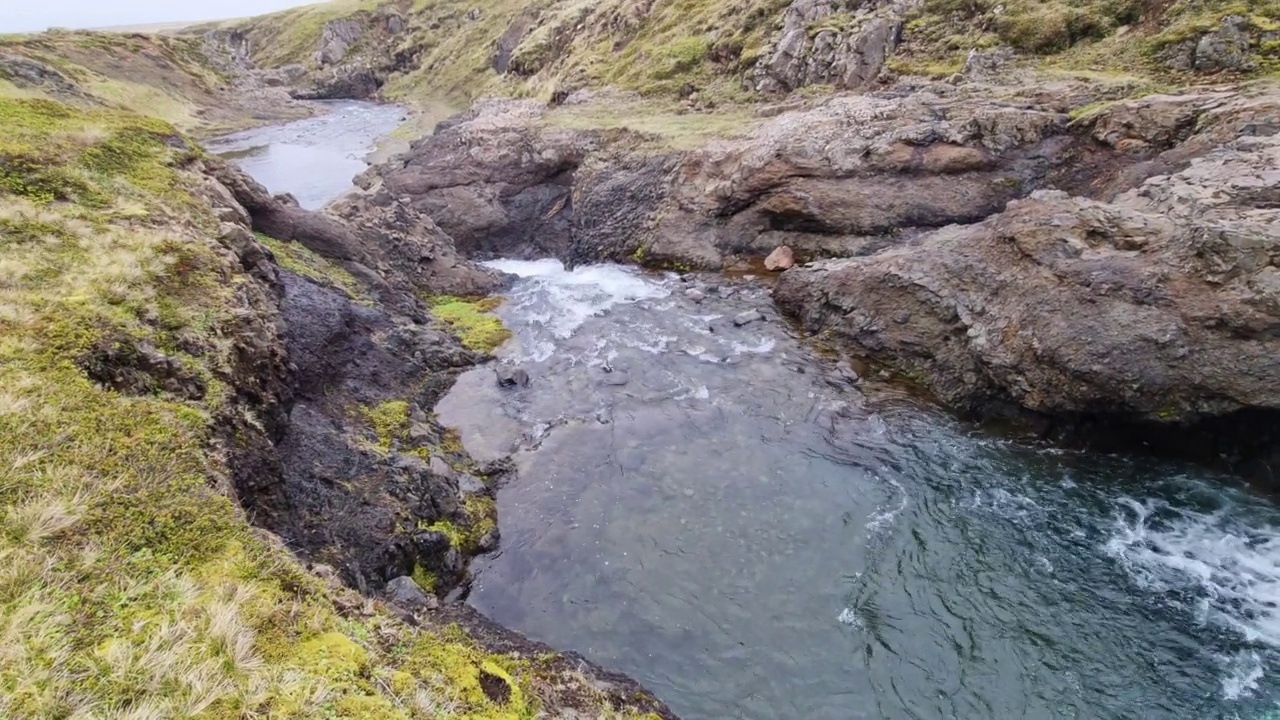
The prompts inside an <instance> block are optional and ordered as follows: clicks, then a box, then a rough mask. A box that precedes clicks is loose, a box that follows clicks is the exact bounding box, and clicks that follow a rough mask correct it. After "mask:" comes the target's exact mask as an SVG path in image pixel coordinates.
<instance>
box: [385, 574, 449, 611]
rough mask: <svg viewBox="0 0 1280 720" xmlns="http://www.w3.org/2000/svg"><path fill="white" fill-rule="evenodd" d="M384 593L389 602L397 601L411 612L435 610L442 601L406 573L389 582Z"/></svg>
mask: <svg viewBox="0 0 1280 720" xmlns="http://www.w3.org/2000/svg"><path fill="white" fill-rule="evenodd" d="M383 594H384V595H385V596H386V598H387V601H388V602H392V603H395V604H396V605H399V606H400V607H402V608H404V609H406V610H409V611H411V612H417V611H419V610H435V609H436V608H438V607H440V601H439V600H438V599H437V598H436V597H435V596H433V595H428V594H427V593H425V592H423V590H422V588H421V587H420V586H419V585H418V583H417V582H416V581H415V580H414V579H413V578H411V577H408V576H405V575H401V576H400V577H398V578H395V579H394V580H391V581H390V582H388V583H387V587H386V589H385V590H383Z"/></svg>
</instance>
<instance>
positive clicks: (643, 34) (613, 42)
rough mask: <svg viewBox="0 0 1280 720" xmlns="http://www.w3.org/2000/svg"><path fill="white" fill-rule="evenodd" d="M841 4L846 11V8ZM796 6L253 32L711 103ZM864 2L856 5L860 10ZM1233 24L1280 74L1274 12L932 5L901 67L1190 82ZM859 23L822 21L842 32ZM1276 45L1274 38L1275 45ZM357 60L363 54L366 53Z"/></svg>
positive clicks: (276, 20)
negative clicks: (1174, 61) (1022, 62)
mask: <svg viewBox="0 0 1280 720" xmlns="http://www.w3.org/2000/svg"><path fill="white" fill-rule="evenodd" d="M839 4H840V3H837V5H839ZM789 5H790V2H789V0H721V1H717V0H643V1H641V2H636V1H635V0H592V1H590V2H588V1H586V0H494V2H491V3H485V4H483V5H478V4H476V3H473V2H467V1H465V0H337V1H336V2H333V3H328V4H325V5H318V6H313V7H309V8H301V9H297V10H290V11H286V12H283V13H277V14H275V15H269V16H265V17H262V18H256V19H254V20H251V21H247V22H246V23H245V24H243V25H242V27H244V28H246V29H248V30H249V31H250V35H251V37H252V39H253V45H254V48H255V54H256V58H257V60H258V61H259V62H261V63H263V64H265V65H266V66H276V65H283V64H288V63H304V64H305V63H307V62H309V60H310V55H311V54H312V53H314V51H315V49H316V46H317V43H318V41H319V39H320V36H321V33H322V30H323V27H324V23H325V22H327V21H329V20H333V19H338V18H354V19H357V20H358V21H359V20H361V19H362V18H365V19H367V18H368V17H369V16H370V14H371V13H373V12H374V11H377V12H380V13H395V14H397V15H399V16H400V17H402V18H403V19H404V21H405V23H406V25H407V30H406V31H405V32H404V33H401V34H399V35H398V36H397V37H396V39H395V45H394V47H391V48H388V49H387V50H389V52H390V53H391V54H393V55H394V56H395V58H396V62H395V65H396V68H397V72H395V73H394V74H393V75H392V77H391V79H390V82H389V83H388V85H387V86H386V89H385V91H386V93H387V94H388V95H389V96H390V97H393V98H398V99H408V100H413V99H421V98H437V99H440V98H444V99H450V100H453V101H455V102H457V101H465V100H468V99H471V98H473V97H475V96H477V95H482V94H509V95H520V96H533V97H540V98H548V97H550V96H551V95H552V93H553V92H555V91H556V90H557V89H561V88H577V87H598V86H604V85H610V86H614V87H618V88H621V89H625V90H634V91H638V92H641V93H644V94H646V95H667V96H674V95H681V94H687V93H688V92H690V91H693V90H696V91H697V92H699V94H700V96H701V97H702V98H706V99H711V100H713V101H729V102H732V101H741V100H750V99H753V96H752V93H750V92H749V91H748V90H747V89H745V87H744V79H745V78H747V77H748V75H749V73H750V71H751V69H752V68H753V67H754V66H755V64H756V62H757V60H758V59H759V58H760V56H761V53H763V52H765V51H766V50H767V49H768V48H769V46H770V43H771V42H773V41H774V40H775V39H776V35H775V34H776V32H777V30H778V29H779V28H780V26H781V21H782V17H783V13H784V11H785V9H786V8H787V7H788V6H789ZM856 6H857V4H853V3H851V4H849V9H850V11H852V10H853V9H854V8H855V7H856ZM1231 15H1238V16H1242V17H1244V18H1246V19H1247V22H1248V23H1249V26H1250V28H1251V29H1252V30H1253V31H1256V32H1255V33H1254V35H1253V39H1252V40H1251V46H1250V48H1249V49H1248V53H1249V54H1250V55H1251V56H1252V58H1253V62H1251V63H1250V64H1249V67H1248V68H1247V69H1245V70H1244V71H1243V72H1244V74H1250V75H1257V74H1267V73H1272V72H1275V71H1276V70H1277V69H1280V35H1275V33H1274V32H1273V31H1276V30H1280V4H1277V2H1276V1H1275V0H1207V1H1202V0H1196V1H1194V2H1192V1H1191V0H1178V1H1177V2H1169V1H1168V0H1086V1H1085V2H1069V1H1068V0H1013V1H1012V2H996V1H995V0H924V1H923V2H922V3H920V4H919V5H918V6H917V7H916V9H915V10H912V11H910V12H909V14H908V17H907V18H906V19H907V23H906V26H905V28H904V33H903V46H902V48H901V49H900V53H899V56H898V57H897V58H896V60H895V61H894V63H893V65H892V67H893V68H894V69H896V70H898V71H900V72H910V73H924V74H932V75H939V76H941V75H946V74H950V73H952V72H955V71H957V70H959V69H960V68H961V67H962V66H963V63H964V59H965V57H966V55H967V54H968V52H969V51H970V50H972V49H975V48H976V49H988V48H994V47H1000V46H1005V47H1011V48H1013V49H1015V50H1017V51H1018V52H1019V53H1020V54H1021V55H1022V56H1023V57H1025V58H1029V59H1030V60H1031V61H1032V64H1034V65H1037V66H1040V65H1047V66H1051V67H1068V68H1075V69H1088V70H1093V71H1101V72H1124V73H1130V74H1139V75H1146V76H1150V77H1154V78H1163V79H1167V80H1170V81H1173V82H1177V81H1182V80H1187V79H1189V76H1188V75H1187V74H1186V73H1180V72H1179V71H1178V70H1177V69H1176V68H1172V67H1171V66H1170V62H1169V58H1168V57H1166V55H1165V51H1167V50H1168V49H1169V48H1170V47H1173V46H1175V45H1177V44H1178V43H1182V42H1186V41H1187V40H1188V39H1190V40H1194V39H1195V38H1198V37H1199V36H1200V35H1201V34H1203V33H1206V32H1210V31H1212V30H1215V29H1216V28H1218V27H1219V24H1220V22H1221V21H1222V19H1223V18H1225V17H1227V16H1231ZM852 17H853V14H852V12H843V13H837V14H835V15H832V16H829V17H827V18H825V19H823V20H820V21H818V22H816V23H814V27H813V28H812V29H811V33H815V34H816V33H817V32H820V31H822V30H827V29H837V30H838V29H841V28H843V27H844V26H846V25H848V24H849V21H850V19H851V18H852ZM1273 35H1274V37H1273ZM355 54H356V55H359V53H358V52H356V53H355Z"/></svg>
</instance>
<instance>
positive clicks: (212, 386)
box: [0, 100, 613, 720]
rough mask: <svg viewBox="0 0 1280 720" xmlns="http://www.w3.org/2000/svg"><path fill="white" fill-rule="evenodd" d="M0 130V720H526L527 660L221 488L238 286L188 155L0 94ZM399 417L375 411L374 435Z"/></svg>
mask: <svg viewBox="0 0 1280 720" xmlns="http://www.w3.org/2000/svg"><path fill="white" fill-rule="evenodd" d="M0 125H3V127H4V128H5V132H4V134H3V135H2V136H0V138H2V139H0V167H3V168H4V172H5V177H6V181H5V183H4V184H3V185H0V717H5V718H55V717H68V718H70V717H157V718H159V717H181V718H198V719H201V720H224V719H225V720H240V719H243V718H253V717H260V718H298V719H299V720H302V719H310V718H353V719H361V720H363V719H367V718H374V719H384V718H385V719H402V720H409V719H411V718H413V719H418V718H421V719H424V720H425V719H427V718H431V719H433V720H434V719H437V718H467V719H473V720H481V719H489V720H492V719H497V718H502V719H513V720H514V719H517V718H533V717H535V716H536V715H537V713H538V712H539V704H540V703H539V693H540V690H539V688H541V687H544V686H545V683H546V682H548V681H547V680H546V679H545V678H542V677H541V676H540V675H539V673H538V671H537V669H536V668H533V667H532V666H531V665H530V663H529V661H528V660H527V659H521V658H516V657H512V656H506V655H495V654H492V653H488V652H485V651H483V650H480V649H479V648H477V647H476V645H475V644H474V643H473V642H472V641H471V640H469V639H468V638H467V637H466V636H465V635H463V634H461V633H459V632H454V631H450V630H447V629H427V628H424V629H412V628H409V627H408V626H406V625H404V624H402V623H401V622H400V621H398V620H396V619H395V618H393V617H391V616H390V615H387V614H384V613H382V612H380V611H378V610H376V609H374V608H372V607H371V606H368V605H366V604H365V603H364V602H363V601H362V600H361V599H360V598H358V597H356V596H354V594H353V593H350V592H349V591H346V590H343V589H340V588H333V587H329V586H327V585H325V584H323V583H322V582H320V581H319V580H318V579H317V578H315V577H313V576H311V575H310V574H308V573H306V572H305V571H303V569H302V567H301V566H300V565H299V564H298V562H297V561H296V560H295V559H294V558H293V557H292V556H290V555H289V554H288V553H287V552H285V551H284V550H283V549H280V548H279V547H277V546H274V545H270V544H268V543H267V542H266V541H265V540H264V539H263V537H262V536H261V535H260V534H259V533H258V532H257V531H256V530H255V529H254V528H253V527H252V526H251V525H250V524H249V523H248V522H247V520H246V518H245V516H244V513H243V512H242V511H241V509H240V508H239V507H238V506H237V505H236V503H235V502H233V500H232V499H231V497H230V496H229V495H228V493H227V492H226V490H225V488H224V486H225V484H226V482H227V481H226V478H227V477H228V476H229V474H228V468H227V467H226V466H225V464H224V463H225V460H224V455H223V454H222V453H221V452H215V451H214V450H215V449H214V448H213V447H212V446H211V441H212V439H213V435H214V431H215V429H216V426H215V418H216V417H219V415H220V413H226V412H235V413H250V414H251V413H252V408H249V407H242V406H236V405H233V404H232V403H235V402H237V401H236V399H235V397H236V396H235V393H234V392H231V391H230V390H231V382H232V377H231V375H230V373H231V371H232V369H233V368H234V367H236V362H237V361H236V353H237V350H236V344H235V342H234V339H235V337H236V333H238V332H241V330H239V329H238V328H241V327H242V318H243V317H244V316H245V314H246V313H251V312H253V309H252V308H250V307H247V306H246V305H245V304H244V303H245V302H246V301H245V300H244V296H242V295H241V294H240V293H239V292H238V288H239V287H240V286H242V285H243V284H244V283H249V282H253V281H252V280H251V279H249V278H248V277H247V276H246V275H244V273H243V270H242V268H240V266H239V263H238V262H237V261H235V259H234V258H231V257H229V256H228V255H227V254H226V252H225V250H224V249H223V248H222V247H221V246H220V245H219V244H218V242H217V239H216V238H217V228H218V223H217V221H216V219H215V218H214V216H213V213H212V211H211V210H210V209H209V208H208V207H207V206H205V205H203V204H202V203H201V202H199V201H197V200H196V199H195V197H194V196H193V195H191V194H190V192H191V191H192V190H193V189H194V188H195V187H196V186H197V185H198V183H199V179H198V178H197V176H196V175H195V174H194V172H193V171H192V170H190V169H188V168H187V167H186V165H185V163H187V161H188V156H187V150H186V147H187V146H186V145H185V143H184V142H182V141H181V139H180V138H178V137H177V136H174V135H173V133H172V129H171V128H168V127H167V126H166V125H164V124H163V123H158V122H157V121H154V120H149V119H145V118H138V117H132V116H128V115H126V114H123V113H119V112H115V111H107V110H94V111H84V110H76V109H71V108H67V107H64V106H60V105H56V104H54V103H50V102H46V101H15V100H0ZM15 158H19V159H22V161H21V162H15V160H14V159H15ZM28 161H31V162H28ZM50 178H54V180H50ZM104 343H106V344H111V345H112V346H117V347H119V346H128V345H131V344H138V345H140V344H143V343H146V344H149V345H151V346H153V347H155V348H157V349H158V350H159V351H161V352H163V353H165V354H167V355H168V356H169V357H171V358H173V359H175V360H176V361H178V362H179V364H180V365H181V366H182V367H183V368H185V369H186V370H188V371H189V372H191V373H192V374H195V375H198V376H200V377H202V378H204V379H205V381H206V383H207V385H208V386H209V392H207V393H205V394H204V396H203V397H201V398H200V399H198V400H193V399H182V398H178V397H173V396H169V395H167V394H165V393H163V392H160V391H158V390H154V389H150V388H143V389H141V390H139V391H137V392H135V393H134V394H126V393H122V392H118V391H115V390H111V389H108V388H106V387H104V386H102V385H99V384H98V383H96V382H94V381H93V380H91V379H90V378H89V377H88V376H87V375H86V373H85V370H84V369H82V366H83V365H84V363H85V360H86V358H87V357H89V356H91V355H92V353H93V352H94V351H95V349H96V348H100V347H102V346H103V345H104ZM402 405H403V404H398V403H387V404H385V405H382V406H378V407H376V408H372V409H370V412H369V418H370V422H371V424H372V426H373V427H374V428H375V433H376V434H377V435H378V437H379V439H380V440H381V439H383V438H385V439H386V441H387V442H391V440H392V438H393V437H394V436H395V435H396V434H398V433H400V432H401V430H402V427H403V419H404V416H405V413H404V408H403V407H402ZM250 420H251V418H250ZM468 517H471V516H470V515H468ZM483 517H484V518H490V516H489V515H487V514H485V515H484V516H483ZM477 518H478V519H477V522H480V519H481V518H480V517H479V516H477ZM488 676H495V677H497V678H499V679H501V680H502V681H504V682H507V683H508V684H509V685H510V686H511V693H510V697H509V699H508V700H506V701H505V702H502V703H498V702H494V701H492V700H489V698H488V697H487V696H486V695H485V694H484V692H483V691H482V689H481V685H480V681H481V679H482V678H484V677H488ZM612 713H613V711H612V710H611V709H608V708H602V709H601V714H602V716H610V715H611V714H612Z"/></svg>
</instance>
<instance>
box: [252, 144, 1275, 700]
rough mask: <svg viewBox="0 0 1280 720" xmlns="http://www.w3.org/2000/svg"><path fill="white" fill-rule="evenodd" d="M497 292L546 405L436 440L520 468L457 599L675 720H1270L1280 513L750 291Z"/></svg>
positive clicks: (455, 414) (614, 273) (472, 422)
mask: <svg viewBox="0 0 1280 720" xmlns="http://www.w3.org/2000/svg"><path fill="white" fill-rule="evenodd" d="M361 130H362V128H348V131H349V132H359V131H361ZM335 132H338V131H337V130H335ZM339 134H341V133H340V132H339ZM249 169H250V172H254V173H255V174H258V173H260V172H262V171H261V170H254V168H253V167H252V166H250V168H249ZM272 172H276V173H279V175H278V176H279V177H281V178H284V181H283V182H281V183H280V184H279V185H278V187H276V188H273V189H278V190H282V191H290V190H292V191H295V192H296V188H297V187H301V186H302V185H305V184H308V183H312V182H313V181H314V180H315V178H314V177H294V171H292V170H291V169H290V168H289V167H287V166H275V167H274V169H273V171H272ZM259 177H260V179H262V176H261V175H259ZM291 178H292V179H293V180H297V181H298V183H299V184H298V185H296V186H293V185H290V183H289V181H290V179H291ZM494 264H495V265H496V266H497V267H499V268H500V269H502V270H505V271H507V272H511V273H514V274H516V275H519V276H520V279H519V281H518V282H517V283H516V284H515V286H514V287H513V288H512V290H511V291H510V293H509V297H508V302H507V303H506V304H505V305H504V306H503V307H502V308H501V309H500V310H499V314H500V315H501V316H502V318H503V319H504V321H505V322H506V323H507V325H508V326H509V327H510V328H511V329H512V331H513V332H514V333H515V335H516V337H515V339H514V340H513V341H512V342H511V343H508V344H507V345H506V346H504V347H503V348H501V349H500V350H499V353H498V354H499V356H500V359H499V361H498V362H501V363H509V364H516V365H519V366H520V367H522V368H524V369H525V370H526V371H528V373H529V375H530V376H531V378H532V380H531V383H530V385H529V386H528V387H525V388H517V389H500V388H498V387H497V384H496V382H495V380H494V371H493V368H492V367H481V368H477V369H475V370H472V371H470V372H468V373H466V374H464V375H463V376H462V377H461V378H460V379H459V382H458V384H457V386H456V387H455V389H454V390H453V391H452V392H451V393H449V394H448V395H447V396H446V397H445V398H444V399H443V400H442V401H441V403H440V405H439V407H438V408H437V412H438V413H439V415H440V418H441V419H442V421H444V422H445V424H448V425H453V426H455V427H457V428H458V429H459V431H460V432H461V434H462V437H463V441H464V443H465V444H466V446H467V448H468V450H470V451H471V452H472V453H473V454H475V455H477V456H480V457H496V456H500V455H505V454H512V456H513V458H514V459H515V461H516V464H517V467H518V469H519V473H518V477H516V478H515V479H514V480H513V481H511V482H510V483H509V484H508V485H507V486H505V487H504V488H502V489H501V491H500V492H499V496H498V505H499V519H500V527H501V529H502V546H501V550H500V551H499V552H497V553H495V554H494V555H492V556H490V557H486V558H481V559H479V560H478V561H477V562H476V563H475V565H474V567H473V570H474V575H475V581H474V583H473V586H472V591H471V593H470V596H469V599H468V602H470V603H472V604H473V605H475V606H476V607H478V608H479V609H481V610H482V611H484V612H485V613H486V614H488V615H490V616H491V617H493V618H494V619H496V620H498V621H499V622H502V623H503V624H505V625H508V626H510V627H512V628H515V629H517V630H520V631H523V632H525V633H527V634H528V635H530V636H532V637H535V638H538V639H541V640H544V641H546V642H548V643H550V644H551V645H553V646H556V647H560V648H564V649H572V650H577V651H579V652H581V653H583V654H584V655H586V656H587V657H589V658H590V659H592V660H594V661H597V662H599V663H601V664H604V665H607V666H610V667H613V668H616V669H618V670H621V671H624V672H627V673H628V674H630V675H632V676H634V677H636V678H637V679H638V680H640V681H641V682H643V683H645V684H646V685H647V686H648V687H649V688H650V689H651V690H653V691H654V692H655V693H656V694H657V695H658V696H659V697H661V698H662V699H663V700H665V701H666V702H668V703H669V704H670V705H671V706H672V707H673V708H674V709H675V710H676V711H677V712H678V713H680V714H681V715H682V716H683V717H685V718H687V719H688V720H712V719H718V718H749V719H751V720H766V719H781V720H828V719H830V720H837V719H840V720H844V719H848V718H959V719H966V720H967V719H969V718H1030V719H1038V718H1203V719H1209V718H1215V719H1216V718H1222V719H1239V720H1261V719H1263V718H1280V608H1278V606H1277V603H1280V511H1278V510H1277V508H1276V507H1274V506H1273V505H1272V504H1270V503H1269V502H1267V501H1265V500H1262V499H1259V498H1257V497H1255V496H1253V495H1251V494H1249V493H1248V492H1245V491H1244V490H1242V489H1241V488H1239V487H1238V485H1237V484H1236V483H1235V482H1234V481H1232V480H1231V479H1230V478H1227V477H1221V476H1215V475H1213V474H1211V473H1209V472H1207V471H1204V470H1202V469H1199V468H1196V467H1192V466H1186V465H1180V464H1173V463H1161V462H1156V461H1152V460H1150V459H1145V458H1142V459H1135V458H1127V457H1114V456H1100V455H1095V454H1087V453H1081V452H1073V451H1064V450H1058V449H1053V448H1049V447H1034V446H1028V445H1025V444H1019V443H1014V442H1010V441H1007V440H1004V439H1001V438H1000V437H997V436H992V435H990V434H986V433H984V432H982V431H980V430H979V429H976V428H973V427H971V426H967V425H965V424H961V423H958V422H955V421H954V420H952V419H951V418H950V417H949V416H947V415H946V414H945V413H942V412H940V411H938V410H937V409H935V408H932V407H930V406H928V405H926V404H923V403H921V402H920V401H918V400H916V399H914V398H912V397H910V396H909V395H906V394H903V393H898V392H895V391H894V390H893V389H892V388H890V387H885V386H883V385H881V384H878V383H876V382H875V381H873V380H868V381H861V382H859V381H856V380H855V379H854V378H853V377H852V376H851V375H850V374H849V373H848V372H847V370H841V369H839V368H838V367H836V366H835V365H834V364H833V362H832V361H831V360H824V359H820V358H818V357H816V356H815V355H814V354H813V353H812V352H811V351H810V350H809V349H808V348H807V346H806V345H805V344H804V343H803V342H802V341H801V340H800V339H798V338H797V337H796V335H795V334H794V332H793V331H792V330H791V328H790V327H789V326H788V324H787V323H786V322H785V321H783V320H781V319H780V318H778V317H777V314H776V312H775V311H774V309H773V307H772V305H771V302H770V299H769V295H768V293H769V286H768V282H767V280H766V279H763V278H736V279H730V278H722V277H716V276H705V277H696V278H684V279H681V278H677V277H675V276H674V275H666V274H646V273H641V272H638V271H635V270H632V269H626V268H622V267H617V266H595V267H585V268H578V269H575V270H573V271H566V270H565V269H564V268H563V267H562V266H561V265H560V264H559V263H557V262H555V261H550V260H547V261H539V262H516V261H499V262H497V263H494ZM691 287H696V288H699V289H700V290H701V291H702V292H703V293H704V294H705V295H706V298H705V299H704V300H702V301H701V302H700V303H699V302H694V301H693V300H692V299H690V298H689V297H687V296H686V291H687V290H688V289H689V288H691ZM753 311H758V312H759V313H760V314H761V315H762V316H763V318H762V319H760V320H755V321H753V322H750V323H747V324H745V325H742V326H741V327H739V326H736V325H735V324H734V323H733V322H732V321H731V320H732V319H733V318H735V317H737V316H739V315H741V314H743V313H749V312H753Z"/></svg>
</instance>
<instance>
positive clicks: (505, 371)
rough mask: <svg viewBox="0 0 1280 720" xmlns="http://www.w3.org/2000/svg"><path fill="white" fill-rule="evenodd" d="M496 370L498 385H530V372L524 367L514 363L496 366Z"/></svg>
mask: <svg viewBox="0 0 1280 720" xmlns="http://www.w3.org/2000/svg"><path fill="white" fill-rule="evenodd" d="M494 372H495V373H496V374H497V376H498V385H500V386H502V387H527V386H528V385H529V373H528V372H526V371H525V369H524V368H520V367H515V366H514V365H499V366H498V367H496V368H494Z"/></svg>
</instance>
